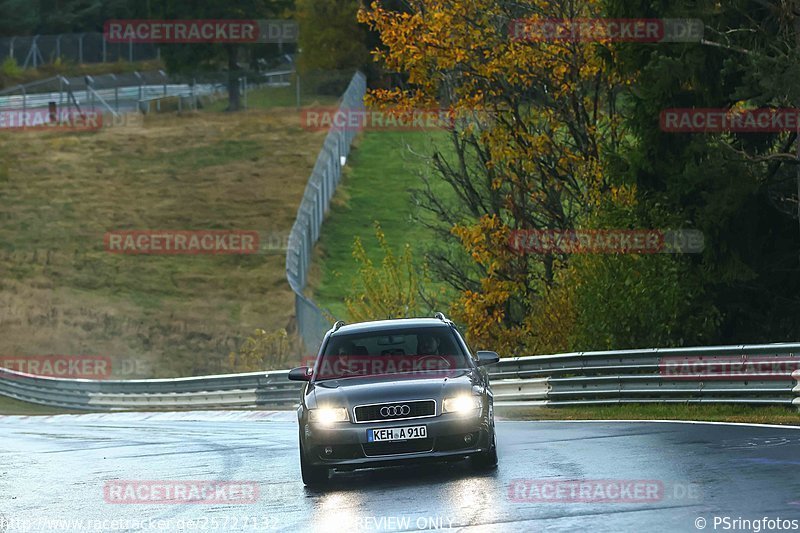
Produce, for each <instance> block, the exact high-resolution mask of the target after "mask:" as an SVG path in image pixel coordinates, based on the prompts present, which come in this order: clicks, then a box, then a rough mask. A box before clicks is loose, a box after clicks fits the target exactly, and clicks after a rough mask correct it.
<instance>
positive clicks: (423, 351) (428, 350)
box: [417, 335, 439, 355]
mask: <svg viewBox="0 0 800 533" xmlns="http://www.w3.org/2000/svg"><path fill="white" fill-rule="evenodd" d="M417 354H418V355H439V339H437V338H436V337H435V336H433V335H420V336H419V337H417Z"/></svg>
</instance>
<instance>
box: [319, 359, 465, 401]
mask: <svg viewBox="0 0 800 533" xmlns="http://www.w3.org/2000/svg"><path fill="white" fill-rule="evenodd" d="M479 383H480V381H479V379H478V376H477V375H476V372H475V371H474V370H471V369H463V370H447V371H442V372H430V373H429V374H426V375H425V376H420V375H419V374H418V373H417V374H415V375H413V376H410V377H409V376H404V375H403V374H393V375H389V376H364V377H348V378H343V379H331V380H325V381H318V382H315V383H312V384H311V387H310V390H309V398H308V400H309V405H308V407H310V408H314V407H317V406H331V407H351V408H352V407H355V406H357V405H364V404H374V403H383V402H396V401H410V400H428V399H433V400H436V401H437V403H439V404H441V401H442V399H443V398H445V397H450V396H455V395H458V394H461V393H465V392H470V391H471V390H472V387H473V386H475V385H478V384H479Z"/></svg>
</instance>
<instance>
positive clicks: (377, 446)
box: [362, 438, 433, 457]
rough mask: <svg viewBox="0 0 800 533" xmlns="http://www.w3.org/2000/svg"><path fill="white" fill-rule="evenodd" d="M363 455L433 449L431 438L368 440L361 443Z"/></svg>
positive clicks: (395, 453)
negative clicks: (391, 440) (396, 440)
mask: <svg viewBox="0 0 800 533" xmlns="http://www.w3.org/2000/svg"><path fill="white" fill-rule="evenodd" d="M362 446H363V447H364V455H366V456H367V457H377V456H381V455H399V454H402V453H422V452H429V451H431V450H433V439H432V438H427V439H414V440H408V441H398V442H370V443H366V444H362Z"/></svg>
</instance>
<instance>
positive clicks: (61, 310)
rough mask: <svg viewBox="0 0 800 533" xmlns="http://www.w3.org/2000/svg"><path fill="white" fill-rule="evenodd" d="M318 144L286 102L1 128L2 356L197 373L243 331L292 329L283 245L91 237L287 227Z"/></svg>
mask: <svg viewBox="0 0 800 533" xmlns="http://www.w3.org/2000/svg"><path fill="white" fill-rule="evenodd" d="M323 139H324V133H320V132H309V131H306V130H304V129H302V128H301V127H300V121H299V119H298V115H297V112H296V111H295V110H294V109H293V108H292V109H272V110H259V109H251V110H249V111H248V112H246V113H239V114H225V113H213V112H202V113H199V114H191V115H184V116H177V115H175V114H165V115H161V116H157V115H149V116H148V117H146V119H145V120H144V122H143V123H141V124H138V125H129V126H126V127H118V128H111V129H104V130H101V131H99V132H88V133H63V132H62V133H55V132H47V133H34V132H25V133H22V132H11V131H5V132H3V131H1V130H0V355H3V356H15V355H39V354H70V355H74V354H86V355H106V356H111V357H113V358H114V359H115V361H116V360H122V361H128V362H130V361H135V362H137V363H146V366H148V367H149V368H151V369H152V373H153V375H155V376H175V375H189V374H205V373H209V372H220V371H227V370H228V368H227V363H226V360H227V354H228V352H229V351H231V350H235V349H236V348H237V347H238V346H239V345H240V343H241V342H242V340H243V338H244V337H246V335H247V334H248V333H250V332H251V331H252V330H253V329H254V328H256V327H260V328H264V329H266V330H273V329H276V328H280V327H289V328H290V329H291V328H292V326H293V323H292V322H293V314H294V309H293V298H292V294H291V291H290V289H289V287H288V284H287V283H286V279H285V273H284V253H283V251H280V250H277V251H273V252H270V253H266V254H263V255H254V256H156V255H153V256H147V255H116V254H110V253H107V252H105V251H104V245H103V235H104V233H105V232H106V231H109V230H115V229H116V230H119V229H143V230H148V229H153V230H164V229H180V230H184V229H187V230H191V229H231V230H258V231H261V232H264V233H267V234H271V233H286V232H288V231H289V229H290V228H291V225H292V223H293V221H294V217H295V214H296V209H297V206H298V205H299V201H300V199H301V197H302V194H303V189H304V187H305V185H306V181H307V179H308V176H309V175H310V173H311V169H312V167H313V164H314V161H315V159H316V157H317V153H318V152H319V150H320V148H321V145H322V141H323ZM141 366H145V365H142V364H140V367H141ZM126 377H130V376H126Z"/></svg>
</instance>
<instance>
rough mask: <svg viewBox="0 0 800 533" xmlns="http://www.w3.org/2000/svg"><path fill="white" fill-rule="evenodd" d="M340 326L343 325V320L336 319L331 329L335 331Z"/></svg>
mask: <svg viewBox="0 0 800 533" xmlns="http://www.w3.org/2000/svg"><path fill="white" fill-rule="evenodd" d="M342 326H344V320H337V321H336V323H335V324H334V325H333V331H337V330H338V329H339V328H340V327H342Z"/></svg>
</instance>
